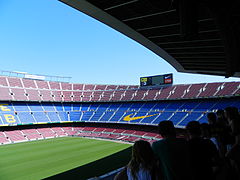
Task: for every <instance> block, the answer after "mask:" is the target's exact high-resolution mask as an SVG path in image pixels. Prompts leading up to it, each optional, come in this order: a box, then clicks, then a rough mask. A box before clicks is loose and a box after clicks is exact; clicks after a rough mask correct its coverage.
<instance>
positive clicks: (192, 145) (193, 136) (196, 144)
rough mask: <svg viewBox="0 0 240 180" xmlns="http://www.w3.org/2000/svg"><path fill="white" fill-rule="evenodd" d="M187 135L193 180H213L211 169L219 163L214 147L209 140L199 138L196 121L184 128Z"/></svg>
mask: <svg viewBox="0 0 240 180" xmlns="http://www.w3.org/2000/svg"><path fill="white" fill-rule="evenodd" d="M186 129H187V132H188V135H189V140H188V143H189V149H190V158H191V164H192V168H193V174H194V179H195V180H203V179H204V180H214V179H215V177H214V172H213V168H214V167H215V166H216V164H217V162H219V157H218V151H217V149H216V146H215V145H214V144H213V142H212V141H210V140H209V139H203V138H201V128H200V123H199V122H198V121H191V122H189V123H188V124H187V126H186Z"/></svg>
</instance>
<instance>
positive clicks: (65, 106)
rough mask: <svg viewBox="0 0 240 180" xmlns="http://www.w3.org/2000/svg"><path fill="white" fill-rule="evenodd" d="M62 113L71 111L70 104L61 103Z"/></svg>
mask: <svg viewBox="0 0 240 180" xmlns="http://www.w3.org/2000/svg"><path fill="white" fill-rule="evenodd" d="M63 111H68V112H69V111H72V104H69V103H63Z"/></svg>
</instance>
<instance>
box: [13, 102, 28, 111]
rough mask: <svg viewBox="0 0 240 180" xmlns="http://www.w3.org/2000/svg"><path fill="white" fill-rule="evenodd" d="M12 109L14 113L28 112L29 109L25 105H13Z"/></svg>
mask: <svg viewBox="0 0 240 180" xmlns="http://www.w3.org/2000/svg"><path fill="white" fill-rule="evenodd" d="M13 108H14V109H15V111H29V110H30V109H29V107H28V106H27V104H26V103H13Z"/></svg>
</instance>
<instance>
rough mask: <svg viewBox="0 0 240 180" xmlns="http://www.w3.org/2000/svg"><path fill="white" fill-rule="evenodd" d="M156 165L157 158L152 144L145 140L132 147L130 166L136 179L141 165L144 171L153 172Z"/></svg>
mask: <svg viewBox="0 0 240 180" xmlns="http://www.w3.org/2000/svg"><path fill="white" fill-rule="evenodd" d="M154 163H155V156H154V152H153V150H152V147H151V145H150V143H149V142H147V141H143V140H139V141H136V142H135V143H134V145H133V147H132V158H131V161H130V162H129V164H128V166H129V168H130V170H131V173H132V175H133V177H134V179H136V173H137V171H138V170H139V168H140V165H141V167H143V168H144V169H147V170H151V169H152V168H153V164H154Z"/></svg>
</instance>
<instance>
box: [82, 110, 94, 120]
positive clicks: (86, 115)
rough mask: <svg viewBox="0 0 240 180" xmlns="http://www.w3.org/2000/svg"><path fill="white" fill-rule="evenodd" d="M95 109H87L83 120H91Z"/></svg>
mask: <svg viewBox="0 0 240 180" xmlns="http://www.w3.org/2000/svg"><path fill="white" fill-rule="evenodd" d="M92 115H93V111H86V112H84V113H83V115H82V118H81V121H89V119H90V118H91V117H92Z"/></svg>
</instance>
